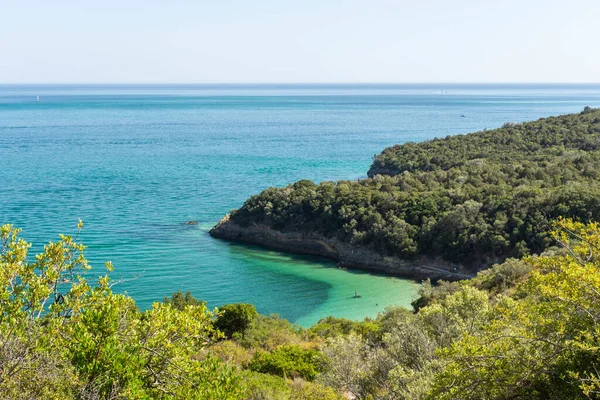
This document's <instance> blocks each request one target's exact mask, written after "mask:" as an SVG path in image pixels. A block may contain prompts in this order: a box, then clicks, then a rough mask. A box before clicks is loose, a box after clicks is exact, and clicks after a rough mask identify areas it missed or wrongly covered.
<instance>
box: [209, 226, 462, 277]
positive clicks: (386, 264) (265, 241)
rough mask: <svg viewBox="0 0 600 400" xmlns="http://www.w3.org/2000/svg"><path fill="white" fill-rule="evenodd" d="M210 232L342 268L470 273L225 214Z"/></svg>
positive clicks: (423, 273)
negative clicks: (236, 220)
mask: <svg viewBox="0 0 600 400" xmlns="http://www.w3.org/2000/svg"><path fill="white" fill-rule="evenodd" d="M210 235H211V236H213V237H215V238H219V239H224V240H229V241H234V242H242V243H251V244H257V245H260V246H263V247H267V248H270V249H274V250H281V251H285V252H290V253H296V254H308V255H315V256H321V257H326V258H329V259H332V260H335V261H338V262H339V264H340V265H343V267H344V268H354V269H361V270H365V271H372V272H381V273H385V274H389V275H394V276H399V277H403V278H410V279H415V280H419V281H420V280H424V279H427V278H429V279H432V280H439V279H443V280H447V281H454V280H460V279H469V278H472V277H473V275H469V274H465V273H461V272H457V271H456V270H457V269H458V266H457V265H453V264H450V263H448V262H446V261H443V260H438V259H433V258H427V257H420V258H418V259H415V260H403V259H401V258H398V257H389V256H382V255H380V254H377V253H375V252H374V251H372V250H368V249H366V248H363V247H359V246H354V245H349V244H347V243H343V242H341V241H339V240H337V239H331V238H327V237H324V236H322V235H319V234H315V233H301V232H280V231H276V230H274V229H271V228H269V227H267V226H265V225H258V224H254V225H250V226H248V227H242V226H240V225H237V224H236V223H234V222H232V221H231V220H230V219H229V216H225V218H223V219H222V220H221V221H219V223H218V224H217V225H215V226H214V227H213V228H212V229H211V230H210Z"/></svg>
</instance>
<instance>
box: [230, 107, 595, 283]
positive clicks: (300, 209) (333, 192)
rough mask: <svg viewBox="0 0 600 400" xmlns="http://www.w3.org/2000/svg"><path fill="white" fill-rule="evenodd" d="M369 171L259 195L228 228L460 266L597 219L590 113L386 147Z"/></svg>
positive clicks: (535, 247) (523, 251) (527, 249)
mask: <svg viewBox="0 0 600 400" xmlns="http://www.w3.org/2000/svg"><path fill="white" fill-rule="evenodd" d="M369 176H370V178H368V179H363V180H359V181H339V182H323V183H321V184H319V185H317V184H315V183H313V182H311V181H307V180H303V181H299V182H296V183H295V184H293V185H290V186H288V187H285V188H269V189H266V190H265V191H263V192H262V193H260V194H258V195H255V196H252V197H251V198H249V199H248V200H247V201H246V203H245V204H244V205H243V206H242V208H240V209H239V210H234V211H233V212H232V213H231V221H232V222H234V223H236V224H239V225H241V226H248V225H249V224H254V223H258V224H264V225H267V226H269V227H271V228H273V229H276V230H279V231H286V232H289V231H293V232H318V233H320V234H322V235H324V236H326V237H329V238H337V239H339V240H341V241H344V242H347V243H352V244H356V245H360V246H364V247H367V248H369V249H372V250H375V251H377V252H379V253H381V254H385V255H395V256H399V257H402V258H407V259H409V258H412V257H416V256H421V255H426V256H431V257H441V258H443V259H445V260H447V261H450V262H455V263H459V264H462V265H463V266H464V267H465V268H467V269H469V270H471V271H475V270H479V269H481V268H483V267H487V266H489V265H491V264H492V263H494V262H499V261H502V260H504V259H506V258H507V257H517V258H518V257H522V256H524V255H527V254H530V253H540V252H541V251H543V250H544V249H546V247H547V246H548V245H549V244H550V239H549V237H548V233H547V232H548V231H549V229H550V221H552V220H554V219H556V218H558V217H569V218H573V219H575V220H577V221H584V222H586V221H589V220H598V219H599V218H598V217H599V216H600V109H591V108H589V107H586V108H585V109H584V111H583V112H581V113H579V114H570V115H564V116H559V117H551V118H545V119H540V120H538V121H533V122H527V123H522V124H513V123H507V124H505V125H504V126H503V127H502V128H500V129H495V130H488V131H482V132H477V133H472V134H468V135H459V136H453V137H446V138H444V139H434V140H431V141H427V142H423V143H407V144H403V145H397V146H394V147H391V148H388V149H386V150H384V151H383V152H382V153H381V154H380V155H379V156H377V157H375V160H374V163H373V165H372V166H371V168H370V170H369Z"/></svg>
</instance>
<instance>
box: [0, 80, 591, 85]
mask: <svg viewBox="0 0 600 400" xmlns="http://www.w3.org/2000/svg"><path fill="white" fill-rule="evenodd" d="M0 85H4V86H8V85H165V86H166V85H206V86H211V85H264V86H269V85H600V81H598V82H565V81H558V82H535V81H512V82H511V81H507V82H497V81H490V82H485V81H472V82H459V81H449V82H444V81H427V82H426V81H420V82H284V81H282V82H84V81H81V82H0Z"/></svg>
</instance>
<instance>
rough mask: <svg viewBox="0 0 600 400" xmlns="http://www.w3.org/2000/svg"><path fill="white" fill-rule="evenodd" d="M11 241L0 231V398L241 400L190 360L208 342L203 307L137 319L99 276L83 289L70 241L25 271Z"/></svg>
mask: <svg viewBox="0 0 600 400" xmlns="http://www.w3.org/2000/svg"><path fill="white" fill-rule="evenodd" d="M80 227H81V224H80ZM18 234H19V231H18V230H16V229H14V228H13V227H12V226H10V225H4V226H2V227H1V228H0V398H5V399H31V398H56V399H62V398H65V399H66V398H82V399H96V398H98V399H101V398H136V399H138V398H157V399H160V398H186V399H216V398H219V399H237V398H240V397H241V396H242V389H241V386H240V378H239V377H238V376H237V375H236V374H235V372H234V370H233V369H232V368H230V367H228V366H226V365H224V364H223V363H222V362H220V361H219V360H218V359H216V358H212V357H207V358H204V359H203V360H199V359H198V358H197V357H195V355H196V354H198V353H199V352H200V351H201V350H202V349H203V348H204V347H206V345H207V344H208V342H209V340H210V338H211V337H213V336H214V335H215V332H214V329H213V325H212V323H211V317H212V314H211V313H210V312H209V311H208V310H207V308H206V307H205V305H204V304H197V305H188V306H185V307H184V308H183V309H182V310H178V309H176V308H174V307H173V306H172V305H171V304H165V303H162V304H161V303H155V304H154V305H153V307H152V308H151V309H150V310H148V311H144V312H141V311H139V310H138V308H137V307H136V305H135V302H134V301H133V300H132V299H131V298H130V297H127V296H125V295H118V294H114V293H113V292H112V290H111V283H110V279H109V277H108V275H105V276H101V277H100V278H98V279H97V280H96V281H95V282H94V284H93V285H92V284H91V282H90V281H89V280H88V278H86V272H87V271H89V270H90V266H89V265H88V262H87V260H86V258H85V256H84V249H85V248H84V246H83V245H81V244H79V243H78V242H77V240H76V238H73V237H71V236H62V235H61V236H60V240H59V241H58V242H55V243H50V244H48V245H46V246H45V247H44V252H43V253H41V254H38V255H37V256H36V257H35V261H34V262H30V261H28V257H27V255H28V254H27V253H28V248H29V247H30V245H29V243H27V242H25V241H24V240H22V239H20V238H19V237H18ZM106 267H107V271H110V270H111V269H112V266H111V265H110V263H108V264H107V265H106Z"/></svg>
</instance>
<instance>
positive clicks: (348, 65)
mask: <svg viewBox="0 0 600 400" xmlns="http://www.w3.org/2000/svg"><path fill="white" fill-rule="evenodd" d="M599 20H600V0H569V1H564V0H519V1H517V0H493V1H492V0H451V1H450V0H411V1H404V0H396V1H392V0H369V1H357V0H344V1H342V0H339V1H334V0H302V1H295V0H252V1H242V0H214V1H204V0H195V1H193V0H187V1H185V0H169V1H167V0H163V1H159V0H144V1H142V0H102V1H91V0H52V1H49V0H0V83H282V82H286V83H296V82H310V83H325V82H333V83H336V82H346V83H363V82H364V83H368V82H393V83H418V82H600V51H598V48H597V46H598V39H599V38H600V23H599V22H598V21H599Z"/></svg>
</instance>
